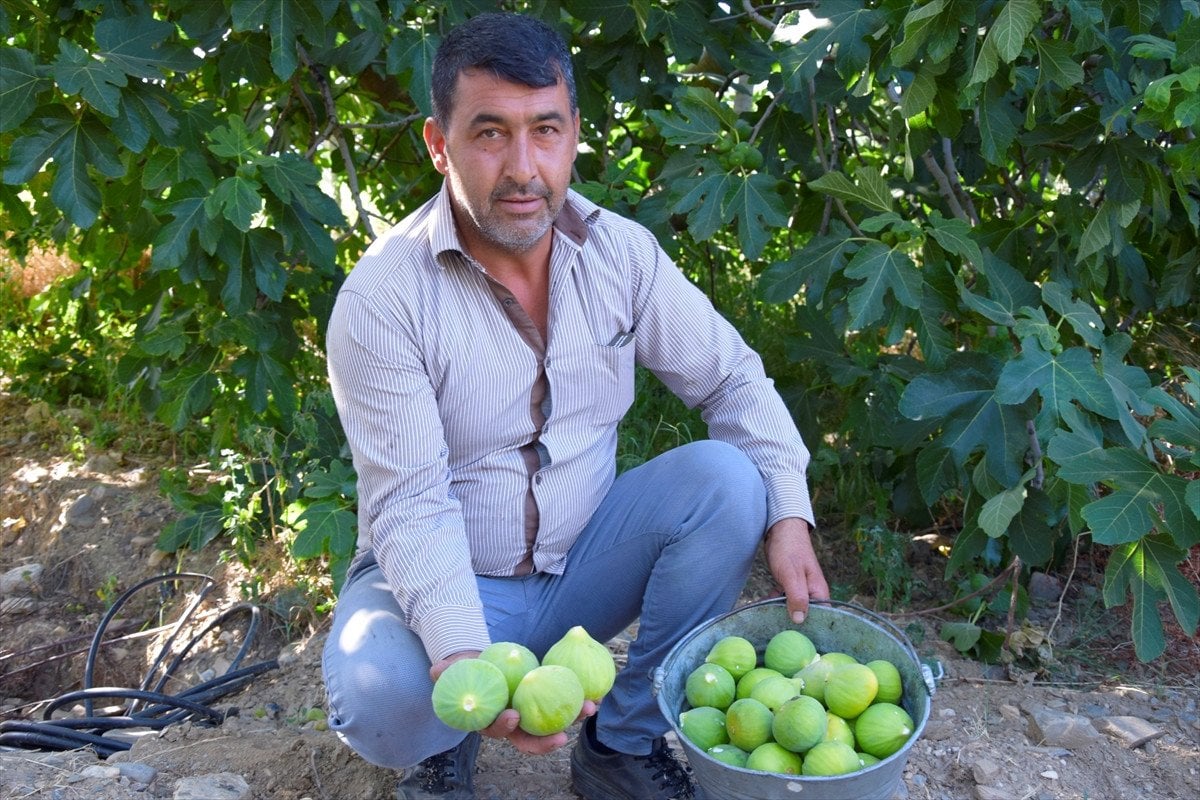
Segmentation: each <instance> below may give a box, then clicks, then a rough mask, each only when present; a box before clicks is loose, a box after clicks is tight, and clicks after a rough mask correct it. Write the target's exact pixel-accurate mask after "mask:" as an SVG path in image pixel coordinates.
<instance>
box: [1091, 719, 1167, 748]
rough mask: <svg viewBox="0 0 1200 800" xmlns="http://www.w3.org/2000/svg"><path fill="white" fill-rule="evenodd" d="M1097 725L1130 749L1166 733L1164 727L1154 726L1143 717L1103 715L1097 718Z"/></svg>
mask: <svg viewBox="0 0 1200 800" xmlns="http://www.w3.org/2000/svg"><path fill="white" fill-rule="evenodd" d="M1096 727H1097V728H1099V729H1100V730H1101V731H1103V732H1104V733H1107V734H1108V735H1109V736H1112V737H1113V738H1114V739H1117V740H1119V741H1121V742H1122V743H1123V744H1124V745H1125V746H1126V747H1128V748H1129V749H1130V750H1134V749H1136V748H1138V747H1141V746H1142V745H1144V744H1146V743H1147V742H1149V741H1151V740H1153V739H1157V738H1158V737H1160V736H1162V735H1163V734H1165V733H1166V731H1165V730H1164V729H1162V728H1156V727H1154V726H1153V725H1151V724H1150V723H1149V722H1147V721H1146V720H1144V719H1142V718H1141V717H1130V716H1114V717H1101V718H1100V719H1098V720H1096Z"/></svg>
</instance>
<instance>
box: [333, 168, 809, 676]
mask: <svg viewBox="0 0 1200 800" xmlns="http://www.w3.org/2000/svg"><path fill="white" fill-rule="evenodd" d="M553 236H554V240H553V247H552V248H551V257H550V287H549V307H548V308H549V311H548V315H547V320H548V322H547V331H548V333H547V340H546V341H545V342H544V343H542V342H541V341H540V335H539V334H537V333H536V331H535V332H534V333H533V334H532V336H531V333H530V330H529V329H530V328H531V327H532V325H525V326H522V325H520V324H514V323H515V322H519V321H520V320H521V319H526V320H527V319H528V318H527V317H526V316H524V314H523V312H522V313H519V314H516V315H514V314H513V313H511V306H512V305H517V304H516V302H515V299H513V298H512V296H511V294H510V293H507V292H506V291H505V290H504V289H503V287H498V286H497V284H496V283H495V281H493V280H491V279H490V278H489V277H488V275H487V272H486V270H485V268H484V267H483V266H482V265H481V264H479V263H478V262H476V261H474V260H473V259H472V258H471V257H470V256H469V255H467V254H466V251H465V248H464V247H463V245H462V243H461V241H460V240H459V237H458V233H457V231H456V228H455V225H454V220H453V215H452V212H451V205H450V200H449V195H448V191H447V188H446V187H445V186H443V188H442V190H441V192H439V193H438V194H437V195H436V196H435V197H433V198H432V199H430V200H429V201H428V202H426V203H425V204H424V205H423V206H422V207H421V208H420V209H418V210H417V211H415V212H414V213H413V214H411V215H410V216H409V217H407V218H406V219H404V220H403V221H402V222H400V223H399V224H398V225H397V226H396V227H394V228H393V229H391V230H390V231H388V232H387V233H386V234H384V235H383V236H381V237H380V238H379V239H377V240H376V241H375V242H374V243H373V244H372V245H371V247H370V248H369V249H368V250H367V251H366V253H365V254H364V255H363V257H362V258H361V259H360V261H359V262H358V264H357V265H356V266H355V268H354V269H353V270H352V271H351V273H350V275H349V276H348V277H347V279H346V281H345V283H344V284H343V286H342V288H341V290H340V291H339V293H338V297H337V302H336V304H335V306H334V310H333V314H332V317H331V319H330V323H329V330H328V335H327V354H328V363H329V375H330V383H331V386H332V389H333V395H334V399H335V402H336V404H337V409H338V415H339V417H340V419H341V422H342V424H343V426H344V428H345V431H346V435H347V438H348V441H349V443H350V448H351V451H352V453H353V457H354V467H355V470H356V471H357V474H358V501H359V509H358V521H359V533H358V553H357V556H356V560H361V559H363V558H367V557H373V558H374V559H375V561H377V562H378V563H379V565H380V568H381V569H382V571H383V574H384V576H385V577H386V579H387V580H388V583H389V585H390V586H391V589H392V593H393V594H394V595H395V598H396V600H397V602H398V603H399V606H400V609H401V612H402V614H403V616H404V619H405V621H406V622H407V624H408V625H409V626H410V627H412V629H413V630H415V631H416V632H417V634H418V635H419V636H420V637H421V639H422V641H423V642H424V644H425V647H426V651H427V652H428V654H429V657H430V659H431V660H432V661H437V660H439V659H441V658H444V657H446V656H448V655H450V654H452V653H456V652H460V651H463V650H477V649H481V648H482V647H484V646H486V645H487V644H488V641H489V639H488V633H487V627H486V624H485V622H484V617H483V612H482V607H481V603H480V599H479V593H478V589H477V586H476V582H475V576H476V575H492V576H510V575H517V574H522V573H524V572H528V571H529V570H537V571H541V572H550V573H561V572H562V570H563V566H564V563H565V561H566V557H567V552H568V550H570V548H571V544H572V543H573V542H574V541H575V539H576V537H577V536H578V535H579V533H580V531H581V530H582V529H583V527H584V526H585V525H586V524H587V522H588V520H589V519H590V517H591V516H592V514H593V512H594V511H595V509H596V507H597V506H598V505H599V503H600V501H601V499H602V498H603V497H604V495H605V493H606V492H607V491H608V489H609V487H610V486H611V485H612V482H613V479H614V477H615V473H616V461H615V454H616V443H617V425H618V423H619V422H620V420H621V418H622V417H623V416H624V414H625V412H626V411H627V410H628V409H629V407H630V405H631V404H632V402H633V395H634V366H635V364H641V365H643V366H645V367H647V368H648V369H650V370H651V371H652V372H654V373H655V374H656V375H657V376H658V377H659V378H661V379H662V381H663V382H664V383H665V384H666V386H667V387H669V388H670V389H671V390H672V391H673V392H674V393H675V394H677V395H678V396H679V397H680V398H682V399H683V401H684V402H685V403H687V405H688V406H689V407H696V406H699V407H700V409H701V414H702V417H703V419H704V420H705V422H706V423H707V425H708V433H709V436H710V437H711V438H714V439H720V440H723V441H726V442H729V443H731V444H733V445H735V446H737V447H739V448H740V449H741V450H742V451H743V452H745V453H746V454H747V455H748V456H749V457H750V459H751V460H752V461H753V462H754V463H755V464H756V465H757V467H758V469H759V471H760V472H761V473H762V475H763V478H764V481H765V483H766V488H767V497H768V509H767V511H768V523H774V522H775V521H777V520H779V519H782V518H784V517H801V518H803V519H805V520H808V521H809V522H810V523H811V522H812V519H813V516H812V509H811V505H810V501H809V495H808V486H807V482H806V478H805V470H806V468H807V465H808V458H809V454H808V450H807V449H806V447H805V445H804V442H803V441H802V440H801V438H800V435H799V433H798V432H797V430H796V427H795V424H794V423H793V421H792V419H791V416H790V415H789V413H788V411H787V408H786V407H785V406H784V404H783V401H782V400H781V399H780V397H779V395H778V393H777V392H776V391H775V389H774V385H773V383H772V381H771V380H770V379H769V378H767V376H766V375H765V373H764V371H763V366H762V361H761V359H760V358H759V357H758V355H757V354H756V353H755V352H754V351H753V350H751V349H750V348H749V347H748V346H747V345H746V344H745V342H744V341H743V340H742V338H741V336H740V335H739V334H738V333H737V332H736V330H735V329H734V328H733V326H732V325H730V324H729V322H728V321H727V320H726V319H725V318H724V317H722V316H721V315H720V314H719V313H718V312H717V311H716V310H715V309H714V308H713V306H712V305H711V303H710V302H709V300H708V298H707V297H706V296H705V295H704V293H703V292H701V291H700V290H699V289H698V288H696V286H695V285H693V284H692V283H691V282H690V281H689V280H688V279H687V277H686V276H684V275H683V274H682V272H680V271H679V269H678V268H677V267H676V266H675V265H674V264H673V263H672V262H671V260H670V258H669V257H668V256H667V255H666V253H664V252H663V250H662V249H661V247H660V246H659V245H658V242H657V241H656V240H655V238H654V236H653V234H652V233H651V232H650V231H649V230H647V229H646V228H644V227H643V226H641V225H639V224H638V223H636V222H633V221H632V220H629V219H625V218H623V217H620V216H618V215H615V214H613V213H611V212H608V211H606V210H603V209H601V208H599V207H598V206H596V205H595V204H593V203H591V202H590V201H588V200H587V199H585V198H584V197H582V196H581V195H579V194H577V193H576V192H574V191H571V192H569V193H568V198H567V203H566V205H565V206H564V208H563V212H562V213H561V214H560V215H559V217H558V219H557V220H556V222H555V225H554V229H553ZM506 303H507V306H506ZM506 308H508V309H509V310H507V311H506ZM531 454H532V455H531ZM531 515H532V518H533V520H534V524H532V525H530V524H529V523H530V519H531Z"/></svg>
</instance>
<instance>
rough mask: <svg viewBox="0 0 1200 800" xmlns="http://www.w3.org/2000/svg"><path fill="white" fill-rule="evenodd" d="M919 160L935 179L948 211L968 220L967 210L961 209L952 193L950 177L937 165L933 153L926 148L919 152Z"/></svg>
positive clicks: (958, 217)
mask: <svg viewBox="0 0 1200 800" xmlns="http://www.w3.org/2000/svg"><path fill="white" fill-rule="evenodd" d="M921 162H922V163H923V164H924V165H925V169H927V170H929V174H930V175H932V176H933V179H934V180H935V181H937V185H938V191H939V192H940V193H941V195H942V197H943V198H944V199H945V200H946V203H947V205H949V206H950V212H951V213H952V214H954V216H955V218H956V219H960V220H962V221H963V222H970V221H971V220H970V218H969V217H968V216H967V212H966V211H964V210H963V207H962V204H960V203H959V202H958V197H957V196H955V194H954V187H953V186H951V185H950V179H949V178H948V177H947V176H946V173H945V172H943V171H942V168H941V167H940V166H938V162H937V159H936V158H934V157H933V153H931V152H930V151H928V150H926V151H925V152H924V153H922V154H921Z"/></svg>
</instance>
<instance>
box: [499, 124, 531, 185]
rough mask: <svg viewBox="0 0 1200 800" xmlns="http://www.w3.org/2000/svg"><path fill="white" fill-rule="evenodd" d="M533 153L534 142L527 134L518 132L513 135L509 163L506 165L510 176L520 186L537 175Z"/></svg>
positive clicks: (509, 150)
mask: <svg viewBox="0 0 1200 800" xmlns="http://www.w3.org/2000/svg"><path fill="white" fill-rule="evenodd" d="M533 155H534V154H533V143H532V142H531V141H530V138H529V136H528V135H527V134H518V135H516V136H514V137H513V139H512V145H511V146H510V147H509V149H508V163H507V164H506V165H505V167H506V169H507V171H508V177H509V178H511V179H512V180H513V181H514V182H516V184H517V185H518V186H525V185H526V184H528V183H529V182H530V181H531V180H533V179H534V178H535V177H536V176H537V167H535V166H534V159H533Z"/></svg>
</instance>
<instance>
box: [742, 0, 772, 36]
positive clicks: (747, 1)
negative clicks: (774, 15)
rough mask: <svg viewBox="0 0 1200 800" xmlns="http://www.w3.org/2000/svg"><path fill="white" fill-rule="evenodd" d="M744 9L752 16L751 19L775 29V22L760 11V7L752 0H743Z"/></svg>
mask: <svg viewBox="0 0 1200 800" xmlns="http://www.w3.org/2000/svg"><path fill="white" fill-rule="evenodd" d="M742 9H743V10H744V11H745V12H746V16H748V17H750V21H751V22H753V23H754V24H756V25H758V26H759V27H762V28H766V29H767V30H769V31H773V30H775V24H774V23H773V22H771V20H769V19H767V18H766V17H764V16H763V15H762V14H760V13H758V9H756V8H755V7H754V5H753V4H752V3H751V2H750V0H742Z"/></svg>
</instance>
